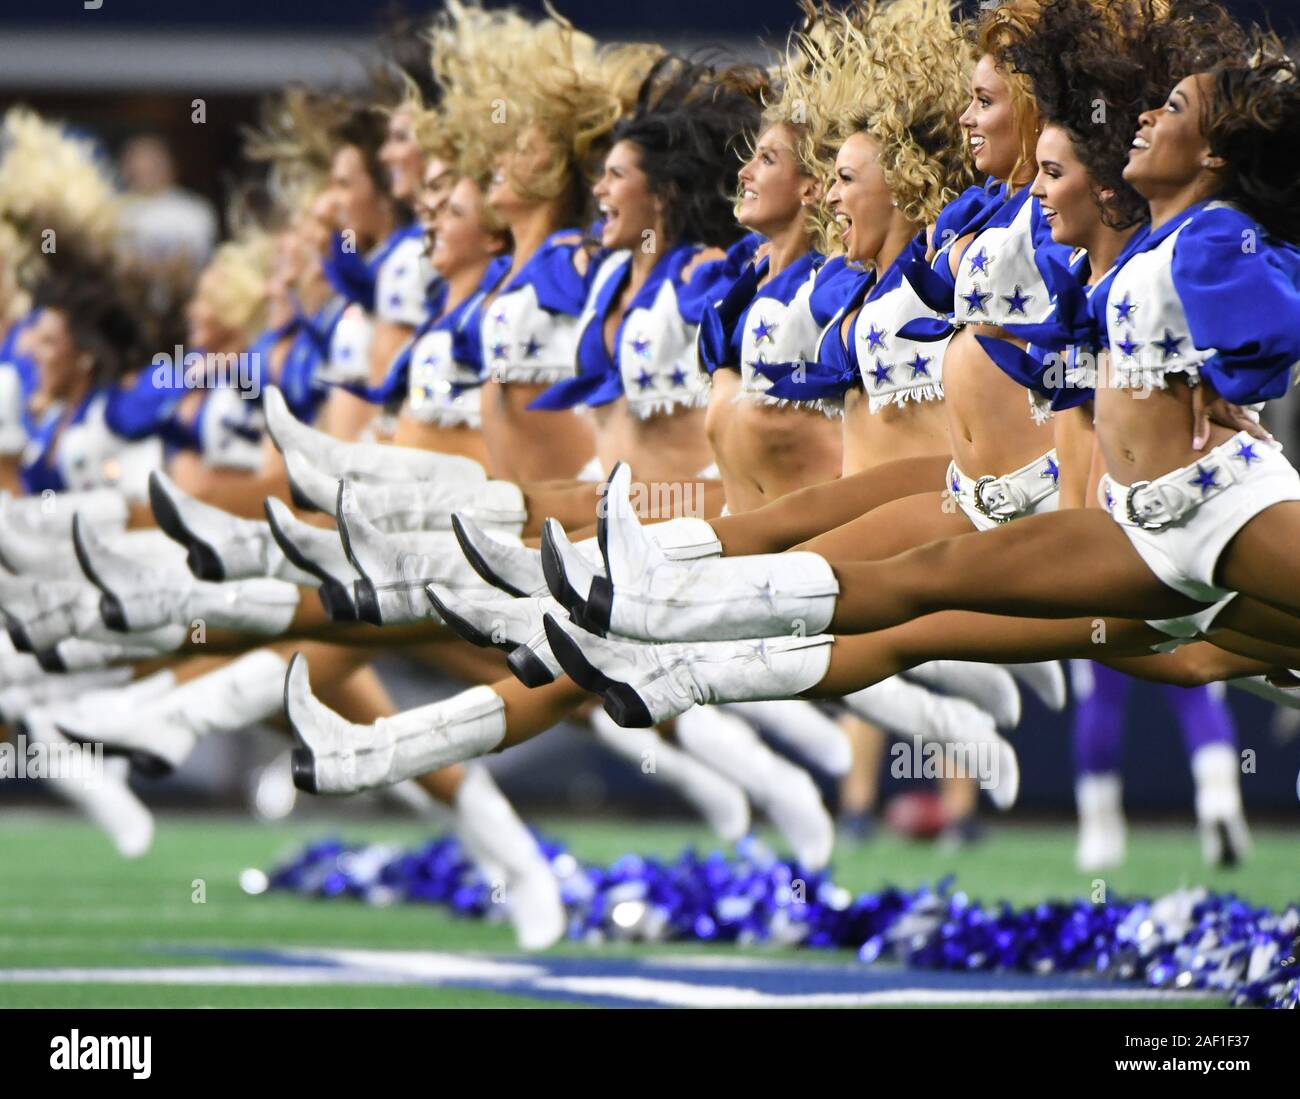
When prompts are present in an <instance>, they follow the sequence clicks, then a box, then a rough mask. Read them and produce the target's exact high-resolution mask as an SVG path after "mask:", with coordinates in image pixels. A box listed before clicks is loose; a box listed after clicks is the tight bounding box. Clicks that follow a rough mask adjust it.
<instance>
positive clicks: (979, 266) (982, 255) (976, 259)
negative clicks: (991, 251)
mask: <svg viewBox="0 0 1300 1099" xmlns="http://www.w3.org/2000/svg"><path fill="white" fill-rule="evenodd" d="M976 271H978V272H979V273H980V274H981V275H987V274H988V273H989V255H988V253H987V252H986V251H984V249H983V248H982V247H981V248H980V250H979V251H978V252H976V253H975V254H974V255H973V256H971V258H970V273H971V274H972V275H973V274H975V272H976Z"/></svg>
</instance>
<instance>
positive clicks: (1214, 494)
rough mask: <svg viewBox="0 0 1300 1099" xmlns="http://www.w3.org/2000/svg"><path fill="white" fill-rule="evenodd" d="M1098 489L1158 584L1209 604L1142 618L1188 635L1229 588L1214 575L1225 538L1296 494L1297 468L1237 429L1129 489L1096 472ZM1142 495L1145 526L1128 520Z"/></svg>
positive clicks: (1228, 595)
mask: <svg viewBox="0 0 1300 1099" xmlns="http://www.w3.org/2000/svg"><path fill="white" fill-rule="evenodd" d="M1202 486H1204V487H1202ZM1198 493H1201V494H1204V499H1200V498H1198V496H1197V494H1198ZM1131 494H1135V496H1134V499H1133V500H1130V495H1131ZM1098 495H1099V496H1100V497H1101V502H1102V505H1103V506H1104V507H1105V508H1106V509H1107V510H1108V511H1109V512H1110V514H1111V517H1112V518H1113V519H1115V521H1116V522H1118V523H1119V524H1120V526H1121V527H1122V528H1123V529H1124V533H1125V534H1127V535H1128V539H1129V541H1130V542H1132V543H1133V548H1134V549H1136V550H1137V551H1138V554H1139V555H1140V556H1141V558H1142V560H1143V561H1144V562H1145V563H1146V566H1147V568H1149V569H1150V570H1151V571H1152V572H1153V573H1154V574H1155V575H1156V577H1157V578H1158V579H1159V580H1160V582H1161V583H1162V584H1164V585H1165V586H1166V587H1169V588H1173V590H1174V591H1176V592H1179V593H1180V594H1182V595H1186V596H1187V597H1188V598H1189V599H1195V600H1196V601H1197V602H1198V603H1209V604H1211V606H1209V607H1206V608H1204V609H1202V610H1200V611H1197V612H1195V613H1194V614H1191V615H1187V616H1184V617H1182V618H1174V619H1166V620H1162V621H1158V622H1151V623H1150V625H1152V626H1154V627H1155V628H1156V629H1158V630H1160V631H1161V632H1163V633H1168V634H1170V635H1171V636H1174V637H1182V638H1185V639H1187V640H1190V639H1191V638H1192V637H1193V636H1195V634H1196V633H1203V632H1204V631H1205V629H1206V628H1207V627H1208V626H1209V625H1210V623H1211V622H1213V621H1214V618H1215V616H1216V615H1217V614H1218V613H1219V612H1220V611H1221V610H1222V609H1223V607H1224V605H1225V604H1227V603H1228V602H1229V601H1230V600H1231V599H1232V597H1233V596H1234V595H1235V594H1236V593H1235V592H1231V591H1228V590H1227V589H1226V588H1222V587H1220V586H1219V584H1218V583H1217V582H1216V580H1215V571H1216V569H1217V568H1218V564H1219V558H1220V557H1221V556H1222V555H1223V551H1224V550H1225V549H1226V548H1227V545H1228V543H1229V542H1231V541H1232V539H1233V538H1235V537H1236V535H1237V533H1238V532H1239V531H1240V530H1241V529H1242V527H1244V526H1245V525H1246V524H1247V523H1249V522H1250V521H1251V520H1252V519H1253V518H1255V516H1256V515H1258V514H1259V513H1260V512H1262V511H1265V510H1266V509H1268V508H1270V507H1272V506H1273V505H1274V504H1280V503H1284V502H1286V501H1288V500H1300V473H1297V472H1296V470H1295V467H1294V466H1292V465H1291V463H1290V462H1289V461H1288V460H1287V458H1286V456H1285V455H1284V454H1283V453H1282V450H1281V448H1280V447H1277V446H1270V445H1268V444H1266V443H1262V442H1260V441H1259V440H1257V439H1252V438H1251V437H1250V436H1249V435H1247V434H1246V433H1245V432H1239V433H1238V434H1236V435H1234V436H1233V437H1232V438H1231V439H1229V440H1228V441H1227V442H1226V443H1222V444H1221V445H1219V446H1217V447H1215V448H1214V449H1213V450H1211V451H1210V452H1209V453H1208V454H1207V455H1206V456H1205V457H1204V458H1202V459H1201V460H1200V461H1199V462H1194V463H1193V464H1192V465H1190V466H1184V467H1183V468H1182V469H1176V470H1174V471H1173V472H1172V473H1167V474H1165V475H1164V476H1163V477H1159V478H1157V479H1156V480H1154V481H1152V482H1151V483H1150V485H1148V486H1138V489H1136V490H1135V489H1133V488H1131V487H1130V486H1128V485H1121V484H1120V483H1119V482H1117V481H1115V480H1113V479H1112V478H1110V477H1109V476H1104V477H1102V479H1101V484H1100V485H1099V486H1098ZM1143 501H1146V503H1147V504H1148V505H1149V506H1150V508H1151V509H1153V510H1152V511H1151V512H1149V513H1148V514H1149V517H1150V518H1149V521H1150V522H1152V529H1147V528H1145V527H1143V526H1141V525H1139V523H1138V522H1136V521H1135V517H1136V518H1140V517H1141V514H1142V513H1143V512H1144V511H1145V509H1144V508H1143V506H1142V502H1143ZM1130 505H1131V506H1130Z"/></svg>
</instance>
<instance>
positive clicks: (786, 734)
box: [722, 698, 853, 778]
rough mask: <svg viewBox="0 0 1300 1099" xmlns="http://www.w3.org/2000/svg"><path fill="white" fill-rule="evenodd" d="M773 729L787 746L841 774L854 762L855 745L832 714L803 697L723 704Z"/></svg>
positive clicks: (762, 727)
mask: <svg viewBox="0 0 1300 1099" xmlns="http://www.w3.org/2000/svg"><path fill="white" fill-rule="evenodd" d="M722 708H723V709H724V710H726V711H727V712H728V713H735V714H738V715H739V716H740V717H741V718H743V719H744V720H745V721H747V722H749V724H751V725H757V726H758V727H759V728H760V729H763V730H764V731H765V732H767V733H770V734H771V735H772V737H773V738H775V739H776V740H779V741H780V742H781V743H782V744H784V745H785V746H786V747H787V748H790V749H792V750H793V751H794V752H796V753H797V754H798V755H799V756H801V757H803V758H804V759H806V760H808V762H809V763H811V764H813V765H814V766H815V767H817V768H819V769H820V770H822V771H825V772H826V773H827V774H828V775H834V776H836V777H837V778H838V777H840V776H843V775H847V774H848V773H849V769H850V768H851V767H852V766H853V745H852V744H850V743H849V738H848V736H846V735H845V732H844V730H843V729H841V728H840V727H839V725H837V724H836V723H835V722H834V721H833V720H832V719H831V718H829V717H827V716H826V715H825V714H824V713H822V712H821V710H819V709H818V708H817V707H816V706H814V705H813V704H812V703H811V702H805V701H803V700H802V699H797V698H787V699H773V700H771V701H768V702H728V703H726V704H725V705H724V706H723V707H722Z"/></svg>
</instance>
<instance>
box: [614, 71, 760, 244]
mask: <svg viewBox="0 0 1300 1099" xmlns="http://www.w3.org/2000/svg"><path fill="white" fill-rule="evenodd" d="M767 88H768V80H767V76H766V74H765V73H764V72H763V71H762V70H761V69H759V68H756V67H755V66H752V65H725V66H723V65H717V64H711V63H708V62H703V61H696V60H689V59H687V58H683V57H677V56H672V55H669V56H667V57H664V58H661V59H660V60H659V61H658V62H656V63H655V65H654V67H653V68H652V69H651V70H650V72H649V73H648V74H647V76H646V78H645V80H644V81H643V82H642V84H641V89H640V92H639V94H638V96H637V103H636V108H635V110H634V111H633V113H632V114H631V115H630V116H628V117H627V118H625V119H623V120H622V121H621V122H619V123H618V125H617V126H616V127H615V128H614V132H613V134H612V135H611V137H612V141H613V142H618V141H629V142H631V143H632V144H633V145H635V146H636V147H637V149H638V150H639V152H640V158H641V170H642V171H643V172H645V174H646V177H647V179H648V181H649V185H650V190H651V192H652V193H653V194H655V195H658V196H660V197H662V198H663V199H664V205H665V208H666V209H665V215H664V220H665V224H664V229H665V232H667V234H668V236H669V238H670V239H671V240H674V241H678V240H685V241H690V242H692V243H695V244H707V245H716V246H722V247H725V246H726V245H728V244H731V243H732V242H734V241H736V240H737V239H739V237H740V235H741V233H742V230H741V228H740V226H739V225H737V224H736V218H735V213H734V202H735V176H736V171H737V169H738V167H739V165H740V161H741V159H742V156H743V154H744V151H745V150H746V149H747V148H748V147H749V143H750V142H752V141H753V139H754V137H755V136H756V134H757V131H758V127H759V122H760V119H761V117H762V111H763V103H762V100H763V94H764V92H765V91H766V90H767Z"/></svg>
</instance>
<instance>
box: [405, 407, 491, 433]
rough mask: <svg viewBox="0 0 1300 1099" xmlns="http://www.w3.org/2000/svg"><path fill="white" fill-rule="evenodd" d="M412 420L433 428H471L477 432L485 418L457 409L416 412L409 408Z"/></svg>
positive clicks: (475, 413) (432, 409)
mask: <svg viewBox="0 0 1300 1099" xmlns="http://www.w3.org/2000/svg"><path fill="white" fill-rule="evenodd" d="M406 411H407V413H408V414H409V415H410V417H411V419H413V420H417V421H419V422H420V423H422V424H429V425H430V426H432V427H469V428H473V429H474V430H475V431H477V430H478V429H479V428H481V427H482V426H483V417H482V416H480V415H479V413H477V412H466V411H463V410H461V409H456V408H429V409H421V410H420V411H418V412H416V411H413V410H412V409H411V408H410V406H409V405H408V406H407V409H406Z"/></svg>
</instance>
